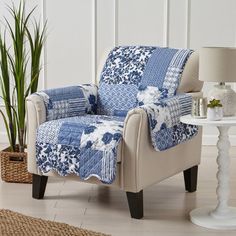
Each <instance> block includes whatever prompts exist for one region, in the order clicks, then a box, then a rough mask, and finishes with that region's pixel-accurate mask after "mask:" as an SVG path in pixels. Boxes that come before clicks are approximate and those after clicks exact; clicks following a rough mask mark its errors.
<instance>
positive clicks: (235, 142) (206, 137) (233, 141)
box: [202, 134, 236, 146]
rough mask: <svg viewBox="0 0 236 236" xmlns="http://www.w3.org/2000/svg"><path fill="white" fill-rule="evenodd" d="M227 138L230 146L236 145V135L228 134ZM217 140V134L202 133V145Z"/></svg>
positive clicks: (209, 144) (213, 142)
mask: <svg viewBox="0 0 236 236" xmlns="http://www.w3.org/2000/svg"><path fill="white" fill-rule="evenodd" d="M229 140H230V144H231V146H236V135H229ZM217 141H218V136H217V135H210V134H206V135H203V137H202V145H206V146H211V145H216V143H217Z"/></svg>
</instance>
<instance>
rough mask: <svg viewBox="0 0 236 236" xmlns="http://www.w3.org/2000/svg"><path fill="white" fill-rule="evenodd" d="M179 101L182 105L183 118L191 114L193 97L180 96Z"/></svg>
mask: <svg viewBox="0 0 236 236" xmlns="http://www.w3.org/2000/svg"><path fill="white" fill-rule="evenodd" d="M178 100H179V104H180V110H181V116H184V115H188V114H190V113H191V109H192V96H191V95H188V94H185V95H179V96H178Z"/></svg>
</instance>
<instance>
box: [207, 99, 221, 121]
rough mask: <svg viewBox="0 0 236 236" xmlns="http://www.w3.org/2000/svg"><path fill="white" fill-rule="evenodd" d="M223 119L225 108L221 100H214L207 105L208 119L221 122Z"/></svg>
mask: <svg viewBox="0 0 236 236" xmlns="http://www.w3.org/2000/svg"><path fill="white" fill-rule="evenodd" d="M222 118H223V106H222V104H221V103H220V100H217V99H212V100H210V101H209V103H208V104H207V119H208V120H221V119H222Z"/></svg>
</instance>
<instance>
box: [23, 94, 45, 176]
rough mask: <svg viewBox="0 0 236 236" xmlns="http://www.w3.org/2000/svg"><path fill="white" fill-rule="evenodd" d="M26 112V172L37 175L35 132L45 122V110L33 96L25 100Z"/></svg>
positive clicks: (39, 100) (38, 99)
mask: <svg viewBox="0 0 236 236" xmlns="http://www.w3.org/2000/svg"><path fill="white" fill-rule="evenodd" d="M26 112H27V140H28V144H27V152H28V171H29V172H30V173H34V174H39V173H38V168H37V165H36V158H35V157H36V149H35V143H36V132H37V128H38V127H39V125H41V124H42V123H44V122H46V109H45V105H44V102H43V101H42V100H41V98H40V97H39V96H37V95H35V94H32V95H30V96H28V97H27V99H26Z"/></svg>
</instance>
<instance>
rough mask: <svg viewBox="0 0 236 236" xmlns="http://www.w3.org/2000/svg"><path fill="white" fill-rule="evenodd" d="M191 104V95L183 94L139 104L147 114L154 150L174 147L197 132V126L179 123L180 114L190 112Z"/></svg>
mask: <svg viewBox="0 0 236 236" xmlns="http://www.w3.org/2000/svg"><path fill="white" fill-rule="evenodd" d="M191 105H192V97H191V95H187V94H183V95H177V96H174V97H171V98H167V99H163V100H160V101H159V102H155V103H147V104H144V105H142V106H140V108H142V109H143V110H144V111H145V112H146V113H147V115H148V121H149V130H150V134H151V140H152V145H153V147H154V149H155V150H156V151H164V150H166V149H169V148H171V147H174V146H176V145H178V144H180V143H183V142H185V141H187V140H190V139H191V138H193V137H194V136H195V135H196V134H197V133H198V128H197V126H194V125H186V124H183V123H180V117H181V116H183V115H187V114H190V113H191Z"/></svg>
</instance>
